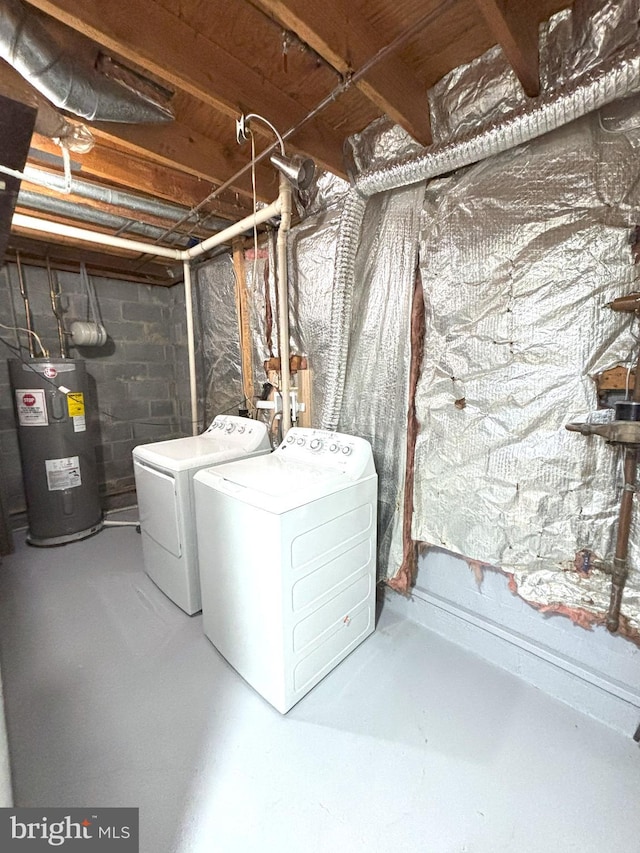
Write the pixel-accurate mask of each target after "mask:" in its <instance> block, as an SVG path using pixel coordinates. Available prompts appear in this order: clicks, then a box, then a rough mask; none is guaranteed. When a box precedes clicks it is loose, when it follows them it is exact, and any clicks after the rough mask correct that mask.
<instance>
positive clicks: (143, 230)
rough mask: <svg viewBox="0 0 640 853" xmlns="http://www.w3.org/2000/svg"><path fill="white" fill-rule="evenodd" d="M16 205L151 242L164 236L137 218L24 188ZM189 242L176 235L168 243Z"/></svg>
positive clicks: (153, 226)
mask: <svg viewBox="0 0 640 853" xmlns="http://www.w3.org/2000/svg"><path fill="white" fill-rule="evenodd" d="M17 203H18V206H19V207H27V208H29V210H34V211H37V212H38V213H52V214H54V215H55V216H61V217H68V218H69V219H82V220H83V221H84V222H86V223H87V225H89V224H91V225H98V226H102V227H103V228H111V229H113V230H114V231H120V230H125V231H127V232H128V233H129V234H137V235H138V236H140V237H148V238H149V239H150V240H157V239H159V238H160V236H161V235H162V234H163V233H164V231H163V229H162V228H158V227H157V226H155V225H149V224H147V223H146V222H141V221H140V220H139V219H137V218H136V219H129V218H127V217H125V216H117V215H115V214H113V213H107V212H105V211H103V210H96V209H95V208H92V207H88V206H87V205H79V204H75V203H74V202H71V201H66V200H65V199H60V198H53V197H52V196H48V195H42V194H41V193H37V192H33V190H25V189H21V190H20V192H19V193H18V202H17ZM189 240H190V238H189V237H187V236H186V235H184V234H180V233H178V232H176V233H174V234H173V235H172V238H171V239H170V240H169V241H168V242H170V243H175V244H178V245H180V243H182V245H183V246H185V244H187V243H188V242H189Z"/></svg>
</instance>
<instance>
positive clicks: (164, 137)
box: [79, 122, 278, 203]
mask: <svg viewBox="0 0 640 853" xmlns="http://www.w3.org/2000/svg"><path fill="white" fill-rule="evenodd" d="M91 132H92V133H93V135H94V136H95V137H96V139H102V140H105V141H106V142H107V143H111V144H115V145H117V146H118V147H121V148H124V149H125V150H127V151H131V152H132V153H133V154H136V155H139V156H141V157H145V158H148V159H149V160H151V161H153V162H155V163H157V164H158V165H160V166H167V167H169V168H170V169H177V170H180V171H185V172H188V173H189V174H191V175H194V176H195V177H198V178H203V179H204V180H205V181H208V182H210V183H211V184H213V185H220V184H222V183H224V181H225V178H229V177H230V175H231V174H234V173H236V172H238V171H240V169H242V168H244V167H245V166H246V165H247V163H248V162H249V160H250V158H251V153H250V151H247V150H245V149H241V148H240V147H239V146H235V148H234V149H229V148H227V147H226V146H223V145H220V143H219V142H217V141H216V140H214V139H212V138H211V137H208V136H204V135H203V134H201V133H197V132H196V131H194V130H193V129H192V128H188V127H185V126H183V125H181V124H180V123H179V122H171V123H170V124H165V125H160V126H158V125H154V124H116V123H109V122H96V123H94V124H92V125H91ZM79 159H82V155H80V158H79ZM255 168H256V190H257V197H258V199H259V200H260V201H267V202H271V201H273V199H274V198H275V197H276V196H277V195H278V175H277V172H276V171H275V169H273V168H272V167H271V166H270V165H269V164H267V165H265V164H264V163H257V164H256V167H255ZM232 189H233V190H235V192H237V193H238V194H240V195H241V196H244V198H245V199H247V202H248V203H250V202H251V198H252V189H251V173H250V171H249V170H247V171H246V172H244V174H242V175H241V176H240V177H239V178H238V179H237V180H236V181H234V182H233V186H232Z"/></svg>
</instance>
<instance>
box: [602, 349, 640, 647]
mask: <svg viewBox="0 0 640 853" xmlns="http://www.w3.org/2000/svg"><path fill="white" fill-rule="evenodd" d="M638 376H640V353H639V354H638V363H637V364H636V381H635V382H634V385H633V394H632V395H631V400H632V402H634V403H639V402H640V381H638ZM637 470H638V450H637V448H636V447H633V446H629V445H627V446H626V447H625V448H624V482H623V486H622V497H621V498H620V509H619V512H618V531H617V534H616V550H615V556H614V558H613V567H612V571H611V597H610V599H609V611H608V613H607V630H608V631H610V632H611V633H612V634H615V632H616V631H617V630H618V628H619V626H620V608H621V607H622V596H623V594H624V588H625V585H626V583H627V577H628V576H629V561H628V556H629V534H630V532H631V518H632V515H633V498H634V496H635V493H636V478H637Z"/></svg>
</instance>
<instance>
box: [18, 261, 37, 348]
mask: <svg viewBox="0 0 640 853" xmlns="http://www.w3.org/2000/svg"><path fill="white" fill-rule="evenodd" d="M16 267H17V268H18V282H19V284H20V295H21V296H22V301H23V302H24V316H25V324H26V327H27V340H28V346H29V355H30V357H31V358H34V357H35V354H36V349H35V346H34V344H33V315H32V314H31V305H30V304H29V297H28V295H27V288H26V286H25V283H24V277H23V275H22V263H21V262H20V252H16Z"/></svg>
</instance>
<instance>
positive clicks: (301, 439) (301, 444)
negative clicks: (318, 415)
mask: <svg viewBox="0 0 640 853" xmlns="http://www.w3.org/2000/svg"><path fill="white" fill-rule="evenodd" d="M297 443H298V444H299V445H300V447H302V446H303V444H304V438H299V439H298V442H297Z"/></svg>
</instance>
